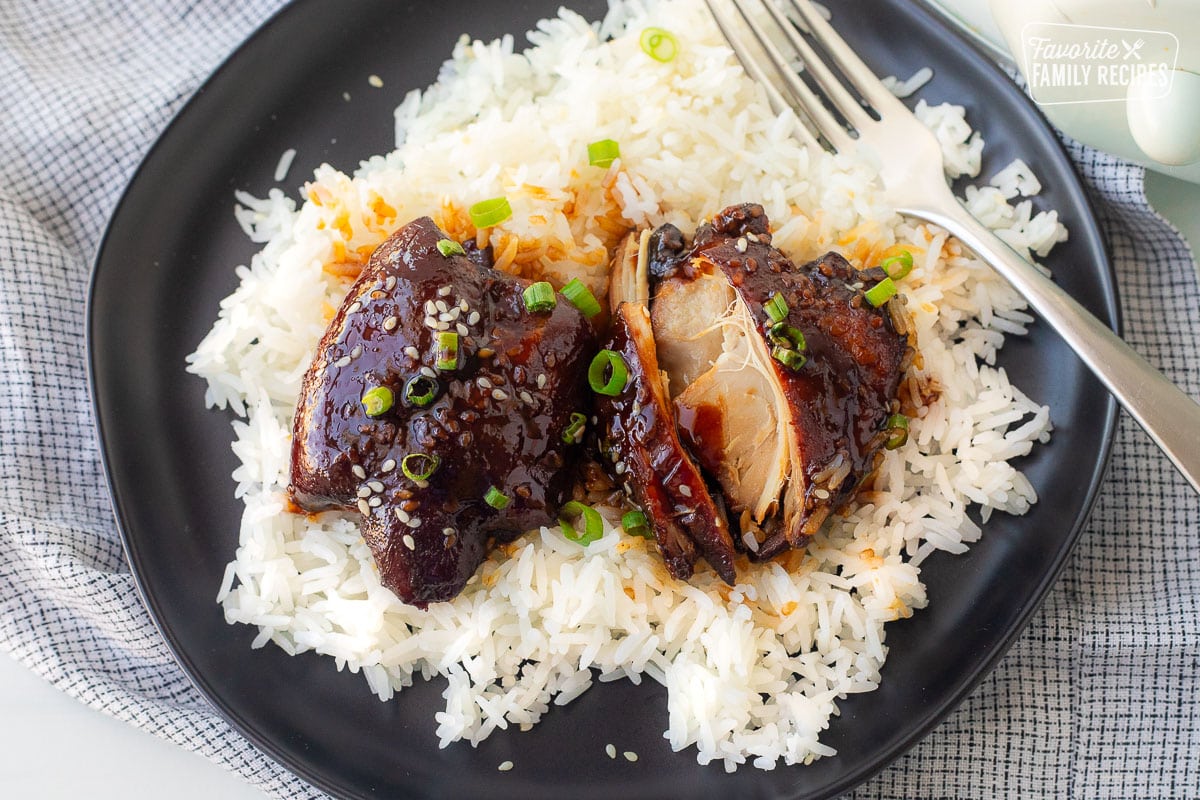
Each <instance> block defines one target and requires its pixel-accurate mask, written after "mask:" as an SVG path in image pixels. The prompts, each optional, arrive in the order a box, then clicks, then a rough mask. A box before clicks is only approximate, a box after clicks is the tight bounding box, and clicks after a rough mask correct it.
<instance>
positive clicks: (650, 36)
mask: <svg viewBox="0 0 1200 800" xmlns="http://www.w3.org/2000/svg"><path fill="white" fill-rule="evenodd" d="M638 44H640V45H641V47H642V52H643V53H645V54H646V55H648V56H650V57H651V58H653V59H654V60H655V61H661V62H662V63H664V64H665V63H667V62H668V61H670V60H672V59H673V58H675V54H676V53H678V52H679V40H677V39H676V38H675V34H673V33H671V32H670V31H666V30H663V29H662V28H646V29H645V30H644V31H642V36H641V38H640V39H638Z"/></svg>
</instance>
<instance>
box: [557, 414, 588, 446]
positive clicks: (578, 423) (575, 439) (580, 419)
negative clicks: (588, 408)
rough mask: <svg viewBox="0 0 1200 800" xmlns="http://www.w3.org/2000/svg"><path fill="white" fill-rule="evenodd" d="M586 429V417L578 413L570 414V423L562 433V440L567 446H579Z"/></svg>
mask: <svg viewBox="0 0 1200 800" xmlns="http://www.w3.org/2000/svg"><path fill="white" fill-rule="evenodd" d="M586 427H587V415H586V414H581V413H579V412H578V411H574V412H572V413H571V422H570V424H568V425H567V427H566V429H565V430H564V431H563V435H562V440H563V441H564V442H566V443H567V444H579V443H580V442H581V441H583V431H584V429H585V428H586Z"/></svg>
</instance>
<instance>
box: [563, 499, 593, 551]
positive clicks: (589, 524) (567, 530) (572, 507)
mask: <svg viewBox="0 0 1200 800" xmlns="http://www.w3.org/2000/svg"><path fill="white" fill-rule="evenodd" d="M580 520H583V530H582V531H580V530H578V528H576V527H575V526H576V525H578V524H579V521H580ZM558 524H559V525H561V526H562V531H563V536H565V537H567V538H568V539H570V540H571V541H572V542H577V543H579V544H581V545H583V546H584V547H587V546H588V545H589V544H591V543H592V542H594V541H596V540H597V539H599V538H600V537H601V536H603V535H604V520H602V519H601V518H600V512H599V511H597V510H596V509H594V508H592V507H591V506H585V505H584V504H583V503H580V502H579V501H578V500H572V501H571V502H569V503H567V504H566V505H565V506H563V507H562V511H560V512H559V513H558Z"/></svg>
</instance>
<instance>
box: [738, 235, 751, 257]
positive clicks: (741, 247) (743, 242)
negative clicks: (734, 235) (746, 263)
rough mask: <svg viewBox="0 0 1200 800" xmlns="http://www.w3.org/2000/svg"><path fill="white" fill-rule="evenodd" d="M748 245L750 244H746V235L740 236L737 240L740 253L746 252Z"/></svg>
mask: <svg viewBox="0 0 1200 800" xmlns="http://www.w3.org/2000/svg"><path fill="white" fill-rule="evenodd" d="M748 246H749V245H747V244H746V237H745V236H741V237H738V240H737V245H736V247H737V251H738V252H739V253H744V252H746V248H747V247H748Z"/></svg>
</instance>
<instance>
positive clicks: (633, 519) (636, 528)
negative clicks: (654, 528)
mask: <svg viewBox="0 0 1200 800" xmlns="http://www.w3.org/2000/svg"><path fill="white" fill-rule="evenodd" d="M621 527H622V528H624V529H625V532H626V533H628V534H629V535H630V536H640V537H642V538H643V539H653V538H654V534H653V533H652V532H651V531H650V524H649V523H648V522H647V521H646V515H645V514H643V513H642V512H641V511H627V512H625V514H623V515H622V516H621Z"/></svg>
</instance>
